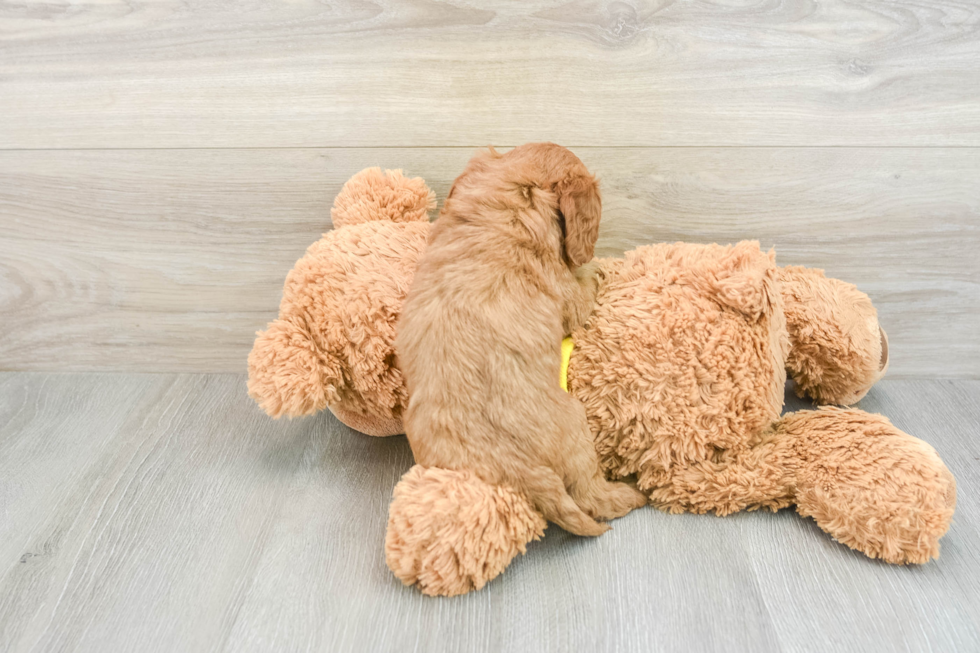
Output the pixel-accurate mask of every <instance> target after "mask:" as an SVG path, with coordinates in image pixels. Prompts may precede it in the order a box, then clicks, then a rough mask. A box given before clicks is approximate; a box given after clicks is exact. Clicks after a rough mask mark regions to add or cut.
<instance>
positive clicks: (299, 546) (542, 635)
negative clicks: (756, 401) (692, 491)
mask: <svg viewBox="0 0 980 653" xmlns="http://www.w3.org/2000/svg"><path fill="white" fill-rule="evenodd" d="M790 404H791V406H790V407H791V408H796V407H800V406H803V405H804V404H803V403H802V402H799V401H798V400H795V399H791V401H790ZM861 407H863V408H865V409H866V410H870V411H880V412H883V413H885V414H887V415H890V416H891V418H892V420H893V421H894V422H895V424H896V425H898V426H899V427H900V428H903V429H905V430H907V431H908V432H910V433H913V434H915V435H917V436H919V437H921V438H923V439H925V440H927V441H928V442H930V443H931V444H932V445H933V446H935V448H936V449H937V450H938V451H939V453H940V455H941V456H942V457H943V459H944V460H945V461H946V463H947V464H948V466H949V468H950V469H951V470H952V472H953V473H954V475H955V476H956V478H957V483H958V489H959V503H958V506H957V512H956V519H955V523H954V525H953V527H952V528H951V530H950V532H949V533H948V534H947V536H946V537H945V539H944V540H943V541H942V555H941V557H940V558H939V560H938V561H934V562H931V563H929V564H927V565H924V566H921V567H907V568H904V567H895V566H889V565H886V564H884V563H880V562H876V561H873V560H869V559H867V558H865V557H864V556H862V555H860V554H857V553H854V552H852V551H850V550H849V549H847V548H845V547H844V546H842V545H840V544H837V543H836V542H834V541H833V540H831V539H830V538H829V537H828V536H827V535H825V534H824V533H823V532H822V531H820V530H819V529H818V528H817V527H816V526H815V525H814V523H813V522H812V521H811V520H804V519H801V518H800V517H799V516H797V515H796V513H794V512H792V511H788V510H784V511H782V512H780V513H777V514H771V513H744V514H737V515H734V516H730V517H726V518H718V517H714V516H708V515H667V514H664V513H660V512H658V511H656V510H654V509H652V508H646V509H643V510H640V511H636V512H634V513H632V514H631V515H629V516H628V517H627V518H624V519H621V520H619V521H617V522H615V523H614V528H613V530H612V531H610V532H609V533H608V534H606V535H603V536H602V537H601V538H598V539H594V540H587V539H579V538H575V537H573V536H570V535H568V534H567V533H564V532H563V531H561V530H560V529H559V528H558V527H555V526H551V527H549V528H548V531H547V533H546V535H545V538H544V539H543V540H542V541H540V542H537V543H533V544H532V545H531V546H530V547H529V549H528V553H527V555H526V556H525V557H523V558H520V559H518V560H516V561H515V562H514V563H513V564H512V566H511V567H510V568H509V569H508V570H507V571H506V572H505V573H504V574H503V575H502V576H501V577H500V578H498V579H497V580H495V581H493V582H492V583H490V584H489V585H488V586H487V587H486V588H485V589H484V590H483V591H481V592H477V593H474V594H470V595H467V596H464V597H458V598H453V599H431V598H426V597H423V596H422V595H421V594H419V593H418V592H417V591H416V590H414V589H410V588H406V587H403V586H402V585H401V584H400V583H399V582H398V581H397V580H396V579H395V578H394V576H392V574H391V573H390V572H389V571H388V569H387V567H386V566H385V563H384V556H383V540H384V529H385V523H386V515H387V505H388V501H389V499H390V496H391V491H392V488H393V487H394V485H395V483H396V482H397V480H398V478H399V476H400V475H401V474H402V473H403V472H405V471H406V470H407V469H408V468H409V467H410V466H411V464H412V458H411V452H410V450H409V448H408V445H407V443H406V441H405V439H404V437H402V436H396V437H392V438H371V437H369V436H365V435H362V434H359V433H356V432H353V431H351V430H349V429H348V428H346V427H345V426H343V425H341V424H340V423H339V422H337V421H336V420H335V419H334V418H333V417H332V416H330V415H320V416H318V417H315V418H309V419H300V420H294V421H273V420H271V419H269V418H267V417H266V416H265V415H263V414H262V413H261V412H260V411H259V410H258V409H257V408H256V407H255V406H254V405H252V403H251V402H250V400H249V399H248V397H247V396H246V393H245V379H244V378H243V377H242V376H239V375H230V374H229V375H170V374H168V375H135V374H61V375H59V374H31V373H7V374H0V425H2V426H0V515H2V516H3V519H2V520H0V650H2V651H11V652H15V651H18V652H19V651H24V652H26V651H93V652H99V653H102V652H105V651H143V652H146V653H151V652H156V651H236V652H238V651H262V652H268V651H321V650H331V651H352V652H353V651H395V650H398V651H404V650H413V651H474V652H475V651H518V650H527V651H569V650H589V651H592V650H595V651H626V650H635V651H653V650H664V651H818V650H835V651H844V650H848V651H850V650H854V651H862V652H871V651H888V652H894V651H926V650H932V651H976V650H980V549H978V547H977V542H978V541H980V500H978V498H977V497H978V491H980V382H977V381H884V382H882V383H881V384H880V385H878V386H876V387H875V388H874V389H873V390H872V391H871V393H870V394H869V395H868V397H867V398H866V399H865V400H864V401H862V402H861Z"/></svg>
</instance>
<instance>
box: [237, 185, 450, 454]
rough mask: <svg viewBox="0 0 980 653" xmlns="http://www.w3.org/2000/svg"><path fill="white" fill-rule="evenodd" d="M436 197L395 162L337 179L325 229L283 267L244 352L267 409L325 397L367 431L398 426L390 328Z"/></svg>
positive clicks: (308, 404)
mask: <svg viewBox="0 0 980 653" xmlns="http://www.w3.org/2000/svg"><path fill="white" fill-rule="evenodd" d="M435 206H436V201H435V194H434V193H433V192H432V191H431V190H430V189H429V188H428V186H426V184H425V182H424V181H423V180H422V179H419V178H414V179H410V178H408V177H405V176H404V175H403V174H402V173H401V171H399V170H388V171H382V170H381V169H380V168H368V169H366V170H363V171H362V172H360V173H358V174H357V175H355V176H354V177H352V178H351V179H350V180H349V181H348V182H347V183H346V184H344V187H343V189H342V190H341V192H340V194H339V195H338V196H337V198H336V200H335V201H334V206H333V209H332V210H331V212H330V215H331V218H332V219H333V225H334V228H333V230H331V231H329V232H327V233H325V234H324V235H323V237H322V238H321V239H320V240H319V241H317V242H315V243H314V244H313V245H311V246H310V248H309V249H307V250H306V254H305V255H304V256H303V258H301V259H300V260H299V261H297V263H296V265H295V267H294V268H293V269H292V271H290V273H289V275H288V276H287V277H286V284H285V286H284V288H283V297H282V302H281V303H280V305H279V318H278V319H277V320H275V321H273V322H272V323H271V324H269V326H268V327H267V328H266V330H265V331H260V332H258V333H257V334H256V339H255V344H254V346H253V348H252V352H251V354H249V357H248V376H249V378H248V391H249V395H251V396H252V398H254V399H255V400H256V401H257V402H258V403H259V405H260V406H261V407H262V408H263V410H265V411H266V412H267V413H268V414H269V415H271V416H273V417H280V416H283V415H286V416H288V417H296V416H300V415H311V414H313V413H316V412H318V411H320V410H323V409H324V408H328V407H329V408H330V409H331V410H333V411H334V412H335V413H337V415H338V417H339V418H340V419H341V420H342V421H344V422H345V423H347V424H349V425H351V426H354V427H355V428H358V429H359V430H362V431H364V432H366V433H370V434H372V435H392V434H394V433H401V432H402V430H401V411H402V408H403V406H404V402H405V400H406V398H407V397H406V395H405V384H404V381H403V379H402V376H401V371H400V370H399V369H398V366H397V365H395V364H394V360H395V352H394V349H393V343H394V329H395V323H396V321H397V319H398V315H399V313H400V312H401V306H402V302H403V301H404V299H405V295H406V293H407V292H408V289H409V286H410V285H411V283H412V277H413V276H414V273H415V268H416V266H417V263H418V259H419V256H420V255H421V253H422V251H423V250H424V249H425V244H426V239H427V237H428V232H429V212H430V211H432V210H433V209H434V208H435Z"/></svg>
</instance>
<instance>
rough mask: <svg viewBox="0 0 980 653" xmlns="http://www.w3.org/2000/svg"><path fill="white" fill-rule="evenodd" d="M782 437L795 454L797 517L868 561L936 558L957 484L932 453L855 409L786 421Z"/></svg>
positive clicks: (812, 413)
mask: <svg viewBox="0 0 980 653" xmlns="http://www.w3.org/2000/svg"><path fill="white" fill-rule="evenodd" d="M780 430H781V431H782V432H783V433H785V436H786V437H787V438H789V439H790V440H791V441H793V442H794V443H795V447H796V448H797V450H798V452H799V462H798V469H797V471H796V503H797V511H798V512H799V513H800V514H801V515H803V516H806V517H813V519H814V520H816V522H817V524H818V525H819V526H820V528H822V529H823V530H825V531H826V532H828V533H829V534H830V535H832V536H833V537H834V538H836V539H837V540H838V541H840V542H842V543H844V544H846V545H847V546H849V547H851V548H852V549H856V550H858V551H861V552H862V553H864V554H866V555H868V556H870V557H872V558H881V559H883V560H885V561H886V562H890V563H895V564H905V563H917V564H920V563H924V562H927V561H928V560H930V559H931V558H935V557H937V556H938V555H939V538H941V537H942V536H943V535H944V534H945V533H946V531H947V529H948V528H949V524H950V520H951V519H952V517H953V510H954V508H955V506H956V481H955V480H954V478H953V475H952V474H950V472H949V470H948V469H947V468H946V466H945V465H944V464H943V461H942V460H940V458H939V455H938V454H937V453H936V451H935V450H934V449H933V448H932V447H931V446H929V445H928V444H926V443H925V442H923V441H922V440H919V439H917V438H914V437H912V436H910V435H908V434H906V433H903V432H902V431H900V430H899V429H897V428H895V427H894V426H893V425H892V424H891V422H889V421H888V420H887V419H886V418H885V417H883V416H881V415H873V414H870V413H865V412H864V411H861V410H856V409H847V410H844V409H838V408H824V409H821V410H816V411H800V412H797V413H790V414H788V415H785V416H784V417H783V419H782V422H781V424H780Z"/></svg>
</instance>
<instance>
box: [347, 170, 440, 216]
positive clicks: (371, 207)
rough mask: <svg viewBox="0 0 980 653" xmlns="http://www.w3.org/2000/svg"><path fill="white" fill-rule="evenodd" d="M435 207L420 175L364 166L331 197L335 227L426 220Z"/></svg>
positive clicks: (434, 196) (433, 196) (432, 197)
mask: <svg viewBox="0 0 980 653" xmlns="http://www.w3.org/2000/svg"><path fill="white" fill-rule="evenodd" d="M435 208H436V195H435V193H433V192H432V191H431V190H430V189H429V187H428V186H426V185H425V181H424V180H423V179H422V178H421V177H414V178H409V177H406V176H405V175H403V174H402V171H401V170H384V171H382V170H381V168H366V169H364V170H361V171H360V172H359V173H357V174H356V175H354V176H353V177H351V178H350V179H348V180H347V183H346V184H344V187H343V188H342V189H341V190H340V194H339V195H337V199H335V200H334V203H333V208H332V209H331V210H330V217H331V219H332V220H333V226H334V228H335V229H336V228H338V227H344V226H347V225H352V224H360V223H362V222H372V221H378V220H390V221H392V222H425V221H428V219H429V211H432V210H433V209H435Z"/></svg>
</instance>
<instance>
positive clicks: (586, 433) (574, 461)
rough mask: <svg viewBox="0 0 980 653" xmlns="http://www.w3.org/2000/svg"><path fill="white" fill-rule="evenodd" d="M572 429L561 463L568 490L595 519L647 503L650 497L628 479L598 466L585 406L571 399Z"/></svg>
mask: <svg viewBox="0 0 980 653" xmlns="http://www.w3.org/2000/svg"><path fill="white" fill-rule="evenodd" d="M569 401H570V402H571V403H574V407H573V409H572V410H570V411H569V414H568V416H569V418H570V419H569V421H568V423H569V429H570V430H569V431H568V432H567V434H566V440H565V442H563V444H564V447H563V452H564V455H563V456H562V460H561V464H562V466H563V470H562V471H563V472H564V474H565V483H566V485H567V486H568V492H569V494H570V495H571V496H572V498H573V499H574V500H575V503H577V504H578V505H579V506H580V507H581V508H582V509H583V510H584V511H585V512H587V513H588V514H589V515H591V516H592V517H595V518H596V519H616V518H617V517H622V516H624V515H626V514H627V513H628V512H630V511H631V510H633V509H635V508H640V507H642V506H645V505H646V504H647V497H646V495H644V494H643V493H642V492H640V491H639V490H637V489H636V488H634V487H632V486H631V485H629V484H627V483H622V482H617V481H609V480H607V479H606V477H605V475H604V474H603V473H602V469H601V468H600V467H599V457H598V455H597V454H596V451H595V444H594V443H593V439H592V432H591V431H590V430H589V423H588V421H587V420H586V418H585V408H584V407H583V406H582V404H580V403H579V402H578V401H576V400H574V399H571V398H570V397H569Z"/></svg>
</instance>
